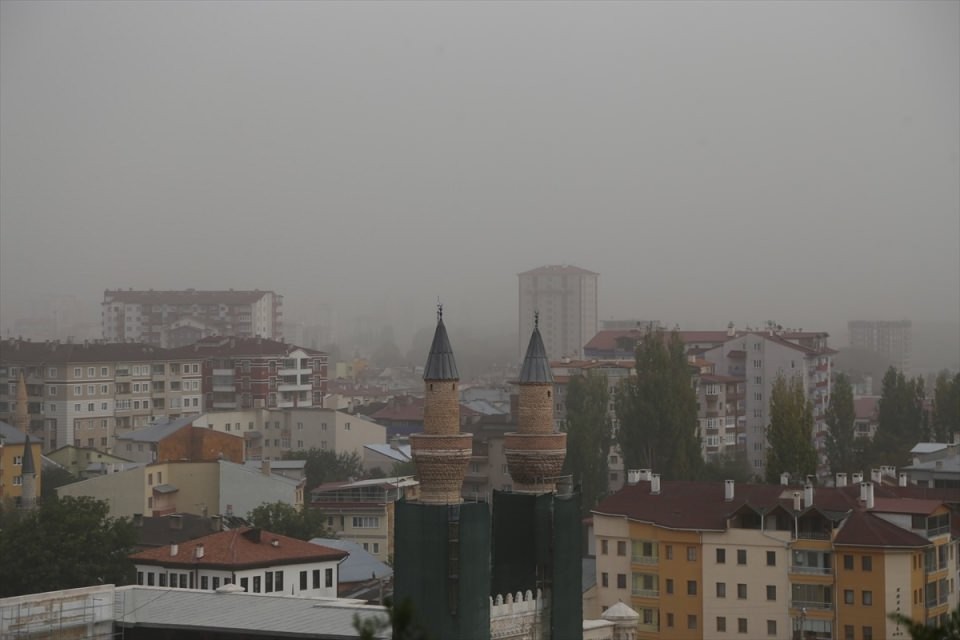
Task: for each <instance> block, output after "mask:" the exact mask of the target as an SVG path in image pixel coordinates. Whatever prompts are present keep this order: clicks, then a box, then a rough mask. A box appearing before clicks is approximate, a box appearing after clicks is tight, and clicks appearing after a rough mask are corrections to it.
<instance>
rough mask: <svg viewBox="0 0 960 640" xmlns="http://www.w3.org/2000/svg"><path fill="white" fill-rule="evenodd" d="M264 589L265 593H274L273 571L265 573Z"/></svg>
mask: <svg viewBox="0 0 960 640" xmlns="http://www.w3.org/2000/svg"><path fill="white" fill-rule="evenodd" d="M263 590H264V592H265V593H273V571H267V572H266V573H264V575H263Z"/></svg>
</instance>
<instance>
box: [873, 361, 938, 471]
mask: <svg viewBox="0 0 960 640" xmlns="http://www.w3.org/2000/svg"><path fill="white" fill-rule="evenodd" d="M925 395H926V394H925V389H924V384H923V379H922V378H914V379H913V380H908V379H907V378H906V376H904V375H903V372H902V371H898V370H897V369H895V368H893V367H890V368H889V369H887V373H886V374H884V376H883V383H882V391H881V395H880V408H879V415H878V416H877V432H876V434H875V435H874V438H873V443H872V444H871V446H870V449H869V455H868V456H867V458H868V459H867V462H869V463H870V465H871V466H876V465H881V464H890V465H894V466H904V465H906V464H909V461H910V449H911V448H913V445H915V444H916V443H917V442H918V441H923V440H927V439H928V438H929V433H928V429H927V424H926V422H925V420H924V411H923V403H924V399H925Z"/></svg>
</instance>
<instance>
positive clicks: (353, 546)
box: [310, 538, 393, 583]
mask: <svg viewBox="0 0 960 640" xmlns="http://www.w3.org/2000/svg"><path fill="white" fill-rule="evenodd" d="M310 544H318V545H321V546H324V547H329V548H331V549H340V550H341V551H346V552H347V553H349V554H350V555H349V556H347V559H346V560H344V561H343V562H342V563H340V570H339V572H338V577H339V578H340V582H341V583H344V582H364V581H366V580H373V579H376V578H389V577H390V576H392V575H393V568H392V567H391V566H390V565H388V564H386V563H385V562H381V561H379V560H377V558H376V557H375V556H374V555H373V554H372V553H370V552H369V551H364V549H363V547H362V546H360V544H359V543H357V542H353V541H351V540H340V539H338V538H313V539H311V540H310Z"/></svg>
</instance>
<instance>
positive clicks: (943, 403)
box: [931, 371, 960, 442]
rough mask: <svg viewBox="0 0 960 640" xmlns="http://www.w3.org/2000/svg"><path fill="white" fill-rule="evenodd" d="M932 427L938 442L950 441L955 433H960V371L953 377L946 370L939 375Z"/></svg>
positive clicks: (934, 396)
mask: <svg viewBox="0 0 960 640" xmlns="http://www.w3.org/2000/svg"><path fill="white" fill-rule="evenodd" d="M931 428H932V432H933V433H932V435H933V439H934V440H936V441H937V442H950V441H951V440H952V439H953V436H954V434H956V433H960V373H958V374H956V375H955V376H953V378H951V377H950V375H949V374H948V373H947V372H946V371H941V372H940V373H939V374H938V375H937V380H936V382H935V383H934V387H933V420H932V425H931Z"/></svg>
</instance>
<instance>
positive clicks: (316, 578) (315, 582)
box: [313, 569, 320, 589]
mask: <svg viewBox="0 0 960 640" xmlns="http://www.w3.org/2000/svg"><path fill="white" fill-rule="evenodd" d="M313 588H314V589H319V588H320V569H314V570H313Z"/></svg>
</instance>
